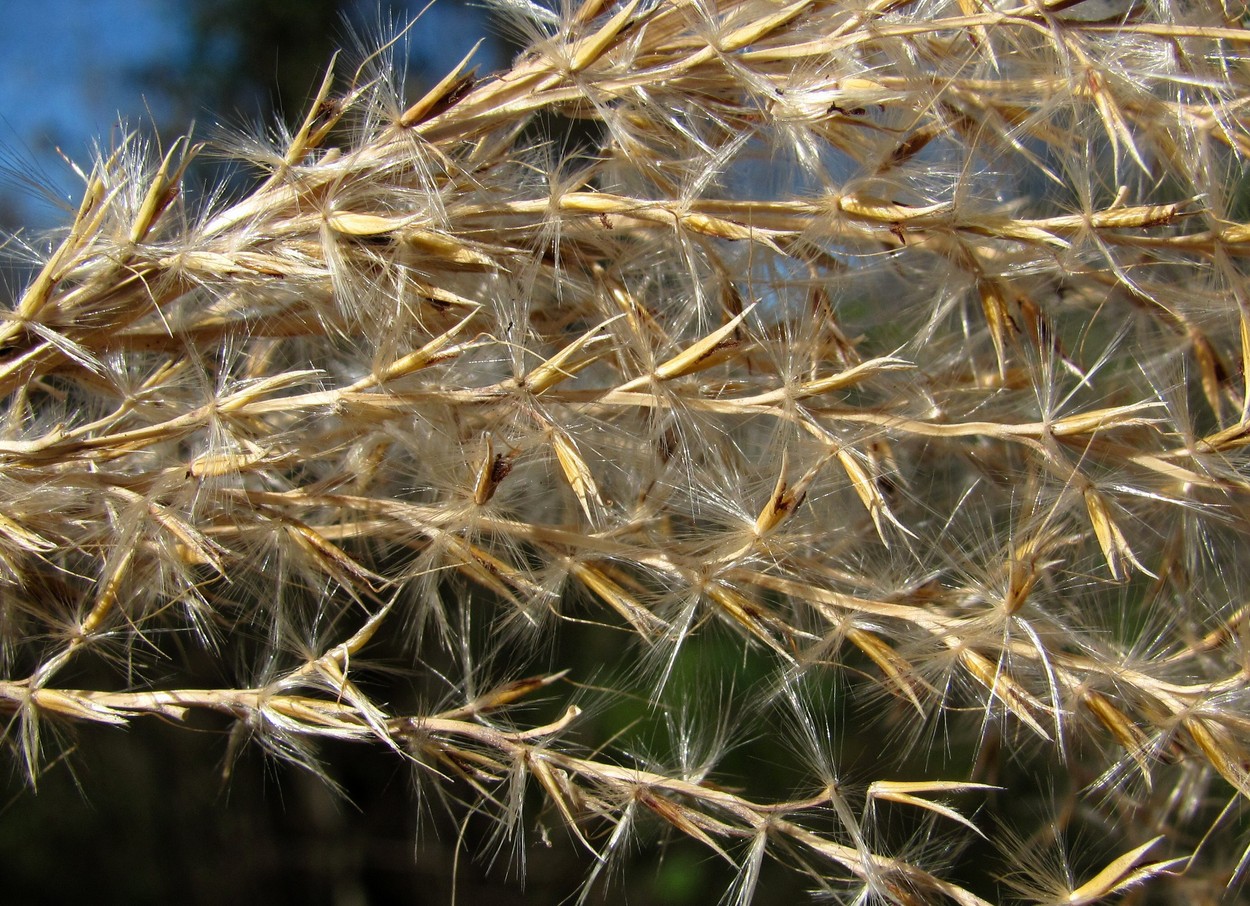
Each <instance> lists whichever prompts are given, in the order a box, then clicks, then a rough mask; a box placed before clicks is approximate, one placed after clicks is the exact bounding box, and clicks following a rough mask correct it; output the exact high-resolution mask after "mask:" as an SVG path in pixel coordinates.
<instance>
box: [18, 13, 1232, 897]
mask: <svg viewBox="0 0 1250 906" xmlns="http://www.w3.org/2000/svg"><path fill="white" fill-rule="evenodd" d="M506 11H507V13H508V15H509V16H511V17H512V20H513V26H514V27H515V28H516V29H517V31H518V33H520V34H521V35H522V36H523V37H524V40H525V43H526V44H527V49H525V50H524V51H523V52H522V53H520V55H519V56H518V57H517V58H516V61H515V63H514V64H513V65H512V67H511V68H510V69H508V70H507V71H506V72H502V73H499V74H495V75H489V76H487V75H481V74H475V73H473V72H471V71H470V69H469V67H468V65H467V63H466V64H465V65H463V66H461V67H460V68H458V69H456V70H455V71H453V72H451V73H449V74H448V75H447V76H446V78H444V79H442V81H440V82H438V83H437V84H435V85H433V86H432V87H429V86H426V89H425V90H423V91H417V90H415V89H414V88H413V87H412V86H404V85H402V84H398V76H396V75H395V70H394V69H393V67H392V66H391V65H390V62H389V56H388V49H387V48H383V49H382V50H381V51H379V52H378V53H375V54H372V55H370V56H369V57H368V58H367V59H365V60H364V62H363V63H359V64H357V63H356V62H349V61H346V60H345V59H342V58H340V59H339V60H336V61H335V63H334V65H333V66H331V67H330V69H329V70H328V73H327V76H326V79H325V81H324V83H323V84H322V85H321V88H320V91H319V92H318V94H317V96H316V99H315V101H314V102H313V103H312V104H311V106H310V108H309V110H308V113H307V116H306V118H305V119H304V121H303V124H302V126H301V127H300V128H299V129H298V131H296V132H295V133H294V134H274V135H270V136H261V137H235V138H233V139H231V140H230V141H229V142H227V143H226V144H227V151H228V153H229V154H231V155H233V156H234V157H236V158H237V159H239V160H242V161H244V162H246V163H248V164H250V165H251V166H252V167H253V168H254V169H255V172H257V174H258V178H257V180H256V182H255V184H254V187H253V188H251V189H249V190H248V191H246V192H244V193H241V194H240V193H234V194H232V193H230V192H225V191H223V192H221V193H218V194H213V193H209V194H208V197H207V198H204V199H201V200H198V201H197V200H195V199H192V198H189V197H188V196H189V193H188V192H186V191H184V189H183V186H182V183H183V175H184V171H185V169H186V167H187V166H188V164H189V163H190V161H191V159H192V158H193V157H194V156H195V154H196V152H197V151H199V150H200V147H199V146H198V145H196V144H194V143H193V142H191V141H190V140H186V141H180V142H177V143H175V144H174V145H173V146H172V147H169V148H159V149H158V148H155V147H152V146H151V145H149V144H147V143H145V142H144V141H143V140H142V139H141V138H139V137H137V136H131V137H128V138H126V139H124V140H120V141H118V142H116V143H115V144H114V145H113V146H110V147H107V148H105V149H103V150H102V152H101V154H100V156H99V158H98V159H97V160H96V161H95V162H94V163H92V164H90V165H88V166H84V167H83V170H82V176H83V190H82V200H81V205H80V207H79V208H78V212H77V215H76V217H75V218H74V219H73V222H72V223H71V224H70V225H69V226H68V227H67V228H66V229H65V230H63V231H61V232H60V233H59V234H57V235H56V236H55V237H54V239H53V240H52V241H51V242H50V243H48V244H46V245H45V246H44V247H39V246H38V245H37V244H35V243H33V242H32V243H31V244H30V246H29V250H30V251H31V252H37V253H38V257H39V267H40V269H39V270H38V271H37V274H36V276H35V277H34V278H33V280H32V281H31V282H30V283H29V285H28V286H26V288H25V289H24V291H23V292H22V293H21V294H20V295H19V296H18V298H16V299H14V300H13V301H12V304H11V306H10V308H9V309H8V310H7V313H6V315H5V317H4V318H3V320H2V321H0V384H2V392H3V394H4V400H5V403H4V409H3V423H2V428H0V677H2V679H0V715H3V717H4V726H5V736H4V739H5V742H6V745H7V749H8V753H9V755H10V757H11V763H12V764H13V765H14V766H15V768H16V769H17V770H20V771H24V772H25V773H26V774H27V775H28V779H29V782H31V783H37V781H38V778H39V776H40V773H41V771H43V770H44V769H45V767H46V766H47V765H48V764H49V763H50V762H51V761H52V760H53V759H55V758H56V757H58V754H59V752H60V746H62V745H64V740H65V739H66V738H67V734H68V733H71V732H72V731H73V728H74V727H75V726H76V725H81V724H83V723H84V722H90V723H97V724H112V725H118V726H124V725H127V724H131V723H133V722H136V721H150V720H152V719H153V717H155V716H159V717H161V718H164V719H166V721H167V722H169V723H172V724H174V725H179V724H182V723H191V724H194V725H195V726H197V727H201V728H202V727H206V726H207V727H212V728H215V729H216V730H218V731H221V732H222V744H221V749H222V753H223V757H233V755H232V753H233V752H234V750H235V749H236V748H238V747H239V746H243V745H259V746H261V747H263V748H264V749H265V750H267V751H268V752H270V753H272V754H273V755H275V756H276V757H278V758H280V759H283V760H289V761H292V762H295V763H297V764H299V765H302V766H303V767H306V768H308V769H311V770H313V771H321V770H322V768H321V766H320V764H319V761H318V755H319V753H320V752H321V751H322V750H323V749H324V748H325V747H327V746H342V745H348V746H350V745H353V744H354V745H370V746H375V747H384V748H389V749H390V750H392V751H393V755H394V758H395V759H396V762H397V764H405V763H407V764H410V765H411V770H412V775H413V777H414V778H415V781H414V782H415V783H416V785H417V786H418V787H420V789H421V791H422V793H421V795H422V797H433V796H435V795H441V796H443V797H445V800H446V803H447V805H448V807H449V808H451V809H452V811H453V813H454V814H457V815H461V816H466V815H473V814H489V815H490V816H491V820H492V821H493V822H495V826H496V827H497V834H498V837H499V840H500V841H506V840H515V841H517V843H518V848H520V847H521V846H522V845H523V844H525V843H526V841H530V840H532V839H533V838H534V835H535V833H536V830H535V828H536V827H537V826H538V825H539V824H541V825H542V826H543V827H544V828H547V829H548V830H549V832H550V835H551V837H553V838H559V839H560V840H561V841H566V842H567V843H568V845H569V846H571V847H573V848H574V849H577V850H579V851H580V852H581V853H582V855H583V857H584V858H583V864H584V875H583V878H582V881H583V883H582V886H581V888H580V889H581V890H582V892H583V896H584V895H586V894H588V893H590V892H591V891H595V892H596V895H597V892H598V891H600V890H601V889H603V885H605V884H606V885H609V889H610V885H611V884H612V883H613V878H612V874H613V872H612V871H611V869H612V868H613V867H614V866H615V865H616V864H617V863H618V861H620V860H624V859H627V858H628V857H629V855H630V851H631V850H632V849H633V848H634V846H635V842H636V841H637V840H642V841H644V842H645V841H648V840H656V839H659V840H661V841H662V840H668V841H670V843H672V842H674V841H679V840H682V839H686V840H689V841H693V843H694V844H695V845H698V846H701V847H704V848H705V849H706V851H707V853H709V854H710V857H711V858H713V859H714V860H716V861H718V862H721V863H723V864H724V865H726V866H728V877H729V879H730V880H729V883H728V887H727V890H726V892H725V901H726V902H729V903H733V904H740V903H746V902H748V901H750V900H751V898H752V897H753V896H754V895H755V893H756V888H757V882H758V881H759V879H760V877H761V874H762V873H763V872H765V871H766V870H767V871H773V870H777V871H780V872H781V873H783V874H784V873H786V872H797V873H800V874H805V875H806V877H805V879H804V880H803V882H802V883H803V884H804V885H805V886H806V887H807V888H808V889H810V890H812V891H813V892H814V894H816V895H818V896H823V897H828V898H832V899H834V900H835V901H837V902H845V903H866V902H888V903H898V904H921V903H926V904H927V903H935V904H937V903H946V902H950V903H957V904H961V906H972V904H984V903H987V902H1000V901H1001V902H1029V903H1068V904H1086V903H1095V902H1101V901H1103V900H1105V899H1109V898H1114V897H1117V896H1122V895H1125V894H1126V893H1127V895H1128V896H1130V897H1132V896H1146V895H1149V896H1151V897H1153V898H1154V899H1151V900H1150V902H1175V903H1205V902H1215V901H1216V900H1218V899H1219V898H1220V897H1225V896H1227V897H1229V898H1232V897H1235V896H1236V892H1237V891H1238V890H1239V889H1240V888H1239V887H1238V886H1237V885H1238V883H1239V875H1240V871H1241V869H1242V868H1243V867H1244V866H1245V864H1246V862H1247V861H1248V860H1250V850H1247V846H1248V845H1250V833H1247V826H1246V820H1245V813H1246V804H1247V801H1246V800H1247V797H1250V710H1248V709H1247V701H1248V698H1247V694H1248V692H1250V603H1248V598H1247V588H1248V587H1250V586H1248V583H1247V575H1246V569H1247V566H1246V564H1248V563H1250V545H1248V544H1247V529H1248V523H1247V517H1248V516H1250V510H1248V509H1247V504H1250V474H1248V472H1247V460H1246V453H1245V448H1246V445H1247V443H1248V442H1250V396H1248V394H1247V380H1248V377H1247V373H1248V372H1250V368H1248V367H1247V366H1248V364H1250V284H1248V283H1247V279H1246V263H1245V261H1246V257H1247V255H1248V254H1250V222H1248V221H1250V213H1248V211H1250V205H1248V204H1247V198H1248V197H1250V196H1248V195H1247V185H1248V183H1247V180H1246V178H1245V158H1246V155H1247V152H1250V133H1248V130H1247V126H1248V120H1247V116H1248V112H1250V68H1248V67H1250V60H1248V59H1247V47H1248V46H1250V31H1247V30H1246V29H1245V27H1244V21H1245V16H1246V11H1245V9H1244V8H1242V7H1241V6H1240V5H1238V4H1236V3H1233V2H1232V0H1224V2H1223V4H1222V5H1221V3H1220V2H1217V0H1207V2H1203V3H1198V2H1193V3H1171V2H1165V0H1138V2H1133V3H1112V2H1105V0H1087V2H1081V0H1021V2H1019V3H1016V2H1015V0H911V2H908V0H871V2H867V0H628V2H623V3H616V2H610V0H586V2H584V3H582V4H580V5H565V6H562V7H561V8H560V9H559V10H558V11H554V12H553V11H552V10H550V9H547V8H542V7H538V6H534V5H531V4H529V3H524V2H522V3H509V4H506ZM413 27H415V28H418V29H419V28H421V23H420V21H418V22H417V23H415V25H414V26H413ZM705 638H711V639H719V640H721V641H724V640H728V643H729V648H730V649H731V650H733V651H737V652H738V656H737V657H729V658H722V659H720V660H717V661H716V662H715V663H710V662H708V663H704V664H703V665H702V668H701V669H703V671H704V674H705V676H704V678H703V679H702V680H700V682H701V683H702V684H703V685H702V686H697V687H692V685H691V683H689V682H688V681H687V679H686V678H687V677H688V676H689V673H690V669H689V662H690V660H691V659H692V658H693V657H695V656H696V655H698V654H699V650H698V645H699V644H701V641H702V640H703V639H705ZM605 640H606V641H605ZM579 647H582V648H584V649H585V650H593V651H594V652H597V653H596V654H595V659H596V660H597V661H598V664H599V666H598V669H595V670H590V669H587V667H586V665H585V659H583V660H582V661H581V662H579V663H576V664H575V663H573V662H572V661H571V660H566V659H568V658H572V657H573V655H571V654H570V652H575V651H576V649H578V648H579ZM748 662H749V663H752V664H762V665H763V666H762V667H760V668H759V669H753V670H752V671H751V672H749V673H748V672H746V671H745V670H744V668H743V665H744V664H747V663H748ZM170 663H174V664H176V665H180V666H179V670H180V671H181V672H179V670H171V669H170V668H169V664H170ZM171 675H174V676H176V677H177V682H174V683H170V682H169V681H168V678H169V677H170V676H171ZM395 677H400V679H399V680H398V681H396V680H395ZM87 680H89V681H90V684H89V685H87V686H86V687H84V684H85V683H86V681H87ZM384 683H385V684H384ZM405 683H409V684H410V688H411V689H412V690H417V691H413V693H412V694H411V695H410V696H408V697H407V698H405V697H403V696H402V695H399V694H398V693H396V692H395V690H396V689H397V688H405V686H404V684H405ZM386 684H389V685H386ZM383 688H385V689H387V690H388V691H387V692H386V694H382V693H381V692H380V691H379V690H381V689H383ZM440 689H441V692H437V691H434V692H432V691H430V690H440ZM692 689H693V691H692ZM420 690H424V691H420ZM678 692H680V694H678ZM617 700H627V701H631V702H638V703H641V704H640V707H639V711H640V713H641V715H642V716H641V717H640V718H639V719H640V720H641V721H643V722H644V723H646V722H648V721H649V722H650V723H651V724H652V725H653V726H658V727H660V728H667V729H666V730H665V732H664V733H660V734H659V735H658V736H657V735H655V734H653V735H651V736H649V737H647V741H646V742H645V743H644V742H637V741H633V742H631V737H630V730H631V727H622V726H613V725H612V723H611V721H608V720H606V719H604V716H603V715H605V714H607V713H609V712H610V710H611V708H612V706H613V705H612V703H613V702H614V701H617ZM227 731H228V732H227ZM168 732H170V733H175V732H178V731H177V729H170V730H168ZM768 736H772V737H777V738H781V739H784V740H785V741H786V743H785V746H786V748H787V749H788V750H789V751H791V752H793V753H796V754H795V764H796V765H798V767H797V768H795V767H794V766H793V765H792V766H790V767H789V768H787V769H786V773H785V779H784V781H783V782H782V783H783V786H784V789H783V790H782V791H781V792H779V791H778V784H777V783H775V782H769V780H768V774H769V767H768V765H767V764H764V765H757V769H755V770H752V771H750V772H744V773H735V772H733V771H731V770H729V769H728V768H724V767H723V766H722V760H723V759H724V758H725V757H726V755H727V753H729V752H731V751H734V750H735V748H736V747H738V746H749V745H750V741H751V740H753V739H759V738H760V737H768ZM660 737H663V739H664V740H666V741H662V742H657V741H656V740H657V739H660ZM336 741H337V742H336ZM852 750H853V751H852ZM865 751H867V752H870V753H871V757H866V756H865V755H864V754H863V753H864V752H865ZM856 753H858V754H856ZM72 757H73V759H81V760H90V758H91V749H90V746H89V745H86V746H82V747H80V748H79V749H78V750H77V751H76V752H75V753H74V754H73V756H72ZM851 760H854V764H853V765H851V764H850V761H851ZM186 770H187V771H194V770H203V772H204V778H205V780H204V782H205V783H214V782H217V771H216V768H215V766H213V765H203V766H188V767H187V768H186ZM778 770H779V771H780V768H779V769H778ZM1039 776H1046V777H1047V778H1048V779H1047V780H1046V781H1045V783H1044V784H1042V786H1039V785H1038V784H1039V781H1038V779H1037V778H1038V777H1039ZM327 779H330V780H333V777H332V776H331V777H329V778H327ZM1043 786H1044V788H1042V787H1043ZM1026 801H1027V802H1028V803H1030V805H1029V807H1028V808H1019V807H1017V806H1019V804H1020V803H1022V802H1026ZM1079 840H1086V841H1090V840H1092V841H1095V843H1096V846H1094V848H1093V855H1090V854H1089V853H1088V852H1082V851H1077V850H1080V849H1081V847H1079V846H1076V845H1075V843H1076V841H1079ZM674 845H676V844H675V843H674ZM969 854H973V855H969ZM1086 856H1088V858H1086ZM1082 859H1084V861H1082ZM774 860H775V862H776V865H775V866H774V867H773V868H768V867H767V866H769V865H770V864H772V863H773V861H774ZM578 889H579V888H578V882H577V880H576V879H575V880H573V881H572V882H571V883H570V885H569V891H568V892H569V893H570V894H576V892H577V890H578ZM1133 902H1145V900H1144V899H1143V900H1133Z"/></svg>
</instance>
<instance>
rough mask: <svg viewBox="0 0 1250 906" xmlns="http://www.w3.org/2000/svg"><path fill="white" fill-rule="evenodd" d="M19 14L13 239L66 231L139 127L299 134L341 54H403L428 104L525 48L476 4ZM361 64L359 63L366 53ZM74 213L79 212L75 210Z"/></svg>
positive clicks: (1, 35) (5, 107) (8, 148)
mask: <svg viewBox="0 0 1250 906" xmlns="http://www.w3.org/2000/svg"><path fill="white" fill-rule="evenodd" d="M427 2H428V0H32V2H25V0H22V2H18V0H6V2H4V3H3V4H0V229H3V230H4V232H6V233H12V232H14V231H16V230H25V231H30V230H42V229H46V228H49V227H54V226H58V225H62V224H64V223H65V222H66V221H67V218H68V216H69V210H72V208H73V207H74V206H75V205H76V204H77V200H78V193H79V191H80V189H81V180H79V179H78V177H76V176H75V175H74V173H73V171H72V169H71V168H70V167H69V166H68V165H67V164H66V163H65V162H64V160H63V159H62V155H64V156H65V157H68V158H69V159H70V160H72V161H74V162H75V163H77V164H79V165H80V166H82V167H83V168H84V169H90V167H89V164H90V160H91V148H92V145H93V143H94V142H96V141H97V140H98V141H100V142H101V144H103V145H104V146H105V147H109V146H110V144H111V141H110V136H111V134H112V133H113V132H115V130H116V129H117V127H118V123H119V122H122V123H125V125H126V126H127V128H129V129H135V128H138V129H141V130H142V131H143V132H145V133H148V134H151V133H153V132H155V133H156V134H159V135H160V136H161V137H162V138H164V139H166V140H171V139H173V138H176V137H177V136H179V135H182V134H183V133H185V132H186V131H187V129H188V127H189V126H190V125H191V123H192V122H194V123H195V124H196V126H195V133H196V136H197V137H198V138H200V139H205V138H209V139H211V138H212V137H213V136H214V135H215V134H216V133H217V132H218V131H219V129H226V130H237V129H238V128H240V127H243V128H256V127H258V126H260V124H269V123H272V122H273V121H274V117H275V115H277V116H280V117H282V118H283V119H285V120H286V121H288V122H292V121H298V119H299V118H300V116H301V115H302V113H303V112H304V108H305V105H306V103H307V101H308V99H309V97H310V96H311V94H312V93H314V92H315V90H316V88H317V85H318V84H319V82H320V80H321V76H322V75H323V74H324V72H325V67H326V65H327V64H328V62H329V60H330V56H331V54H332V53H333V52H334V50H335V49H336V48H345V49H347V50H348V51H349V53H348V58H349V59H350V58H351V56H352V53H351V51H352V49H353V48H358V47H360V46H369V47H373V46H376V45H377V44H378V43H380V40H381V39H380V37H379V36H382V35H386V36H390V35H393V34H394V33H395V32H397V31H399V30H402V28H403V27H404V25H406V24H408V23H409V22H410V21H412V19H413V18H414V17H416V16H417V15H420V20H419V22H418V24H417V25H416V26H415V27H414V28H412V29H411V30H409V31H408V33H407V35H406V36H405V38H404V39H403V40H401V41H400V42H399V44H398V45H397V51H398V52H397V58H398V60H399V61H401V62H402V63H403V64H405V65H406V66H407V69H408V85H409V87H410V90H411V91H413V92H414V93H415V92H416V91H418V90H419V89H420V88H421V86H422V85H427V86H428V84H429V83H430V80H431V79H433V80H437V79H438V78H440V77H441V76H442V75H443V74H444V73H445V72H446V71H447V70H448V69H450V68H451V67H453V66H454V65H455V64H456V63H457V62H459V60H460V59H461V58H462V57H463V56H464V55H465V54H466V53H468V52H469V50H470V49H471V48H472V47H473V45H474V44H475V43H476V42H477V41H478V40H479V39H484V40H483V42H482V45H481V48H480V49H479V51H478V53H477V57H476V60H477V62H478V65H479V66H480V67H481V70H482V71H483V72H488V71H492V70H495V69H498V68H499V67H501V66H502V65H504V64H505V63H506V62H507V61H508V60H509V59H510V58H511V56H512V54H513V52H514V48H513V47H512V46H511V45H510V44H509V42H508V40H507V37H506V35H507V30H506V28H503V27H501V24H500V22H499V21H498V19H497V18H496V17H495V16H494V14H493V13H492V12H490V11H489V10H487V9H486V8H485V7H484V6H483V5H481V4H477V3H469V2H466V0H437V2H435V3H432V4H429V6H428V8H427V9H425V11H424V13H422V9H423V8H424V7H426V5H427ZM357 55H358V53H357ZM67 209H69V210H67Z"/></svg>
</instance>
